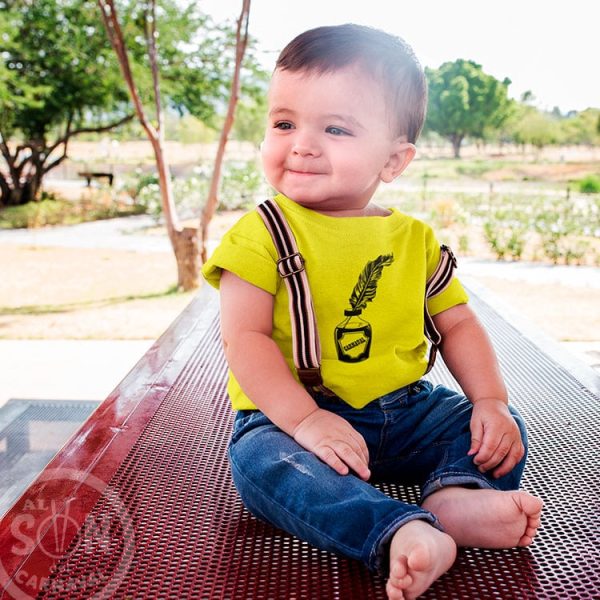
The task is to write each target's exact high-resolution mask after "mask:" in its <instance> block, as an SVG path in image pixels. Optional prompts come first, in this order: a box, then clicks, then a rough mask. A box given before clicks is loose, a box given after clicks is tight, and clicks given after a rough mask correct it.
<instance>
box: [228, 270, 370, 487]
mask: <svg viewBox="0 0 600 600" xmlns="http://www.w3.org/2000/svg"><path fill="white" fill-rule="evenodd" d="M220 287H221V294H220V295H221V332H222V336H223V345H224V348H225V355H226V357H227V362H228V364H229V367H230V369H231V370H232V372H233V374H234V375H235V377H236V379H237V381H238V383H239V384H240V386H241V387H242V389H243V390H244V393H245V394H246V395H247V396H248V397H249V398H250V399H251V400H252V402H254V404H255V405H256V406H257V407H258V408H259V409H260V410H261V411H262V412H263V413H264V414H265V415H266V416H267V417H268V418H269V419H270V420H271V421H272V422H273V423H274V424H275V425H277V426H278V427H279V428H280V429H282V430H283V431H285V432H286V433H287V434H288V435H290V436H291V437H293V438H294V439H295V440H296V442H298V443H299V444H300V445H301V446H302V447H304V448H306V449H307V450H309V451H310V452H313V453H314V454H315V455H316V456H318V457H319V458H320V459H321V460H322V461H323V462H325V463H327V464H328V465H329V466H330V467H332V468H333V469H335V470H336V471H337V472H338V473H340V474H341V475H346V474H347V473H348V472H349V470H348V467H350V468H351V469H353V470H354V471H355V472H356V473H357V474H358V475H359V477H361V478H362V479H365V480H366V479H368V478H369V477H370V472H369V468H368V463H369V458H368V450H367V446H366V444H365V441H364V439H363V437H362V436H361V435H360V434H359V433H358V432H357V431H356V430H355V429H354V428H353V427H352V426H351V425H350V424H349V423H348V421H346V420H345V419H343V418H342V417H340V416H339V415H336V414H335V413H332V412H330V411H327V410H323V409H321V408H319V407H318V406H317V404H316V402H315V401H314V400H313V398H312V397H311V396H310V394H308V392H307V391H306V390H305V389H304V388H303V387H302V386H301V385H300V384H299V383H298V382H297V381H296V380H295V379H294V377H293V375H292V373H291V371H290V369H289V367H288V365H287V363H286V362H285V359H284V357H283V355H282V353H281V351H280V350H279V347H278V346H277V344H276V343H275V342H274V341H273V339H272V337H271V335H272V329H273V296H272V295H271V294H269V293H268V292H265V291H264V290H262V289H260V288H258V287H256V286H254V285H252V284H250V283H248V282H247V281H244V280H243V279H241V278H239V277H237V276H236V275H234V274H233V273H231V272H229V271H223V273H222V275H221V286H220Z"/></svg>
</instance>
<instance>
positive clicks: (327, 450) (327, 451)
mask: <svg viewBox="0 0 600 600" xmlns="http://www.w3.org/2000/svg"><path fill="white" fill-rule="evenodd" d="M314 454H315V456H317V457H318V458H320V459H321V460H322V461H323V462H324V463H325V464H326V465H329V466H330V467H331V468H332V469H333V470H334V471H335V472H336V473H339V474H340V475H348V472H349V469H348V466H347V465H346V464H345V463H344V462H343V461H342V460H341V459H340V458H339V457H338V455H337V454H336V452H335V451H334V450H333V448H331V447H329V446H322V447H318V448H315V450H314Z"/></svg>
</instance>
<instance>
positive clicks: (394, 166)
mask: <svg viewBox="0 0 600 600" xmlns="http://www.w3.org/2000/svg"><path fill="white" fill-rule="evenodd" d="M416 152H417V149H416V148H415V145H414V144H411V143H410V142H407V141H406V138H405V137H400V138H398V139H396V140H394V141H393V142H392V146H391V149H390V156H389V158H388V161H387V163H386V164H385V166H384V167H383V169H382V170H381V173H380V174H379V177H380V179H381V181H384V182H385V183H390V182H392V181H394V179H396V177H398V175H400V173H402V171H404V169H406V167H408V165H409V164H410V162H411V160H412V159H413V158H414V157H415V154H416Z"/></svg>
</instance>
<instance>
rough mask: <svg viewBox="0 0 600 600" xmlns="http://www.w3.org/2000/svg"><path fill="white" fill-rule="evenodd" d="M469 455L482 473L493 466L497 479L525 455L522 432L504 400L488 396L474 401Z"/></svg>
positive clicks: (510, 469)
mask: <svg viewBox="0 0 600 600" xmlns="http://www.w3.org/2000/svg"><path fill="white" fill-rule="evenodd" d="M468 454H469V456H473V462H474V463H475V464H476V465H478V466H479V470H480V471H481V472H482V473H485V472H486V471H489V470H490V469H494V467H497V468H495V469H494V471H493V475H494V477H495V478H498V477H502V476H503V475H506V474H507V473H509V472H510V471H512V469H513V468H514V467H515V465H516V464H517V463H518V462H519V461H520V460H521V459H522V458H523V456H524V455H525V447H524V446H523V442H522V440H521V432H520V431H519V427H518V425H517V423H516V421H515V420H514V418H513V416H512V415H511V414H510V411H509V410H508V406H507V405H506V403H505V402H503V401H502V400H496V399H494V398H485V399H482V400H478V401H477V402H475V403H474V404H473V415H472V416H471V449H470V450H469V453H468Z"/></svg>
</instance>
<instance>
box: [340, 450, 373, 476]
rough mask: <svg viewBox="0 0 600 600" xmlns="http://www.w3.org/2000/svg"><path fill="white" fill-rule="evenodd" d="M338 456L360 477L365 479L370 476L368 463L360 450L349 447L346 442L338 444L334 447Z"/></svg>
mask: <svg viewBox="0 0 600 600" xmlns="http://www.w3.org/2000/svg"><path fill="white" fill-rule="evenodd" d="M334 450H335V452H336V454H337V455H338V457H339V458H340V459H341V460H342V461H344V463H345V464H346V465H348V466H349V467H350V468H351V469H352V470H353V471H354V472H355V473H356V474H357V475H358V476H359V477H360V478H361V479H364V480H365V481H367V479H369V477H370V476H371V472H370V471H369V464H368V462H365V459H364V457H363V456H362V453H361V452H360V451H357V450H355V449H354V448H351V447H350V446H349V445H348V444H339V445H337V446H336V447H334Z"/></svg>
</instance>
